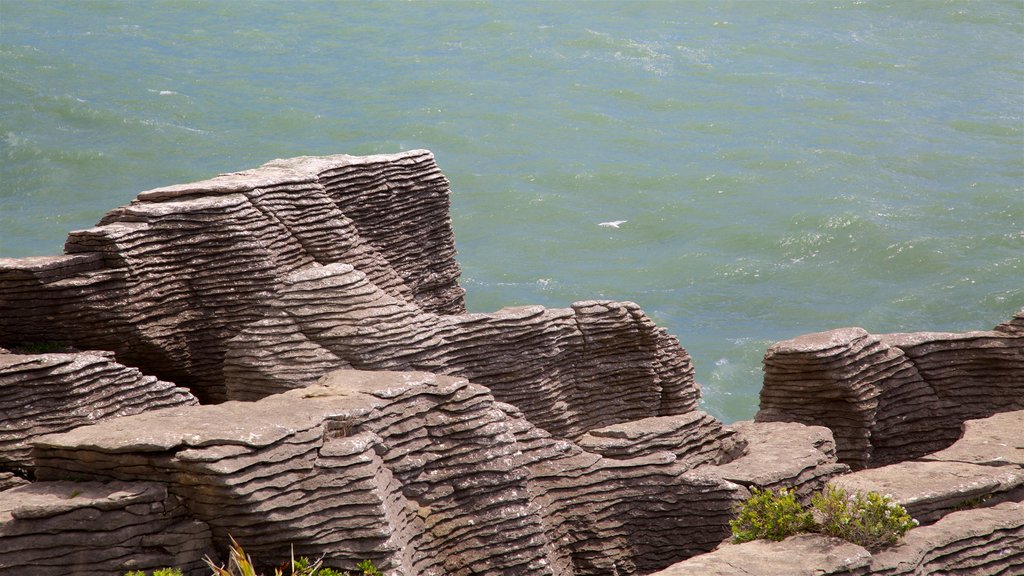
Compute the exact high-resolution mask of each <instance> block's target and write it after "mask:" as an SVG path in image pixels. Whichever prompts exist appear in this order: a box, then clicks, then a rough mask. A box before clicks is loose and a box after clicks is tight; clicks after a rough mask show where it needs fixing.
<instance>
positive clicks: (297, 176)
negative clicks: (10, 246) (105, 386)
mask: <svg viewBox="0 0 1024 576" xmlns="http://www.w3.org/2000/svg"><path fill="white" fill-rule="evenodd" d="M448 204H449V190H448V182H447V180H446V179H445V178H444V176H443V175H442V174H441V171H440V170H439V169H438V167H437V165H436V163H435V162H434V158H433V155H431V154H430V153H429V152H427V151H425V150H418V151H411V152H406V153H402V154H393V155H384V156H367V157H354V156H345V155H339V156H327V157H318V158H297V159H292V160H281V161H275V162H271V163H269V164H267V165H265V166H263V167H261V168H257V169H255V170H249V171H245V172H239V173H234V174H226V175H222V176H218V177H216V178H213V179H211V180H207V181H203V182H196V183H192V184H184V185H179V186H171V187H167V188H160V189H156V190H151V191H148V192H143V193H141V194H139V196H138V198H137V199H136V200H134V201H133V202H132V203H131V204H130V205H128V206H124V207H121V208H118V209H116V210H113V211H112V212H110V213H109V214H107V215H106V216H105V217H104V218H103V220H102V221H101V222H100V224H99V225H98V226H96V227H95V228H90V229H88V230H80V231H76V232H72V233H71V234H70V235H69V237H68V241H67V243H66V245H65V252H66V254H67V255H65V256H55V257H39V258H25V259H17V260H12V259H0V345H3V344H19V343H26V342H49V341H59V342H70V343H73V344H76V345H77V346H78V347H80V348H88V349H103V350H113V351H115V352H117V355H118V358H119V359H120V360H121V361H122V362H125V363H128V364H130V365H134V366H143V367H145V369H146V370H147V371H148V372H150V373H155V374H158V375H160V376H161V377H164V378H165V379H167V380H170V381H173V382H175V383H177V384H182V385H187V386H189V387H190V388H192V389H193V391H194V392H196V394H197V395H198V396H199V397H200V398H202V399H203V400H210V401H219V400H224V399H226V397H227V396H226V393H225V390H224V382H223V381H224V379H223V375H222V364H223V357H224V351H225V348H226V343H227V340H228V339H230V338H231V337H232V336H234V335H235V334H237V332H238V331H239V330H240V329H241V328H242V327H243V326H244V325H246V324H248V323H250V322H253V321H256V320H259V319H260V318H261V317H263V315H264V313H265V312H266V310H267V308H268V306H269V303H270V302H271V301H272V300H273V299H274V297H275V295H276V294H277V292H278V291H279V289H280V287H281V279H282V277H283V276H285V275H287V274H289V273H291V272H293V271H296V270H299V269H303V268H308V267H312V266H316V265H323V264H331V263H338V262H345V263H348V264H350V265H352V266H355V267H357V268H359V269H360V270H362V271H363V272H364V273H365V274H366V275H367V277H369V278H370V279H371V280H372V282H373V283H374V284H375V285H376V286H377V287H379V288H380V289H381V290H383V291H385V292H386V293H388V294H391V295H393V296H395V297H397V298H400V299H403V300H406V301H408V302H411V303H413V304H415V305H416V306H417V307H420V308H422V309H423V310H425V311H429V312H436V313H458V312H462V311H464V304H463V299H462V296H463V291H462V288H460V287H459V286H458V283H457V278H458V275H459V267H458V264H457V263H456V262H455V244H454V241H453V236H452V231H451V220H450V218H449V217H448Z"/></svg>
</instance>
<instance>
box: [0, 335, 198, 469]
mask: <svg viewBox="0 0 1024 576" xmlns="http://www.w3.org/2000/svg"><path fill="white" fill-rule="evenodd" d="M197 403H198V402H197V401H196V399H195V397H194V396H192V394H190V393H189V391H188V390H186V389H185V388H181V387H178V386H175V385H174V384H171V383H169V382H163V381H161V380H157V379H156V378H154V377H153V376H144V375H143V374H142V373H141V372H139V371H138V370H136V369H134V368H128V367H126V366H122V365H121V364H118V363H117V362H115V361H114V360H112V359H111V358H109V357H107V356H105V355H102V354H97V353H75V354H12V353H0V469H4V468H6V469H21V470H27V469H30V468H31V467H32V460H31V458H30V457H29V452H30V450H31V448H32V445H31V443H32V441H33V440H34V439H36V438H38V437H39V436H43V435H46V434H51V433H53V432H62V431H65V430H71V429H72V428H76V427H78V426H83V425H86V424H92V423H94V422H97V421H99V420H102V419H104V418H112V417H116V416H127V415H131V414H138V413H140V412H145V411H147V410H156V409H158V408H167V407H174V406H188V405H195V404H197Z"/></svg>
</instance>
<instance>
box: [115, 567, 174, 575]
mask: <svg viewBox="0 0 1024 576" xmlns="http://www.w3.org/2000/svg"><path fill="white" fill-rule="evenodd" d="M152 575H153V576H182V574H181V570H178V569H177V568H160V569H159V570H153V572H152ZM124 576H146V573H145V572H143V571H142V570H133V571H131V572H125V573H124Z"/></svg>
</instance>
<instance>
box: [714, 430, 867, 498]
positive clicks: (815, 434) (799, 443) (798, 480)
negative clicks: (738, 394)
mask: <svg viewBox="0 0 1024 576" xmlns="http://www.w3.org/2000/svg"><path fill="white" fill-rule="evenodd" d="M730 428H731V429H732V430H733V431H735V432H736V433H737V435H738V437H739V438H741V439H742V440H743V442H744V444H745V446H744V450H743V452H742V453H741V454H740V455H738V457H736V458H735V459H732V460H730V461H727V462H722V463H720V465H719V466H716V467H714V468H713V469H712V470H713V473H715V474H718V475H719V476H721V477H722V478H724V479H726V480H729V481H730V482H735V483H737V484H741V485H743V486H746V487H747V488H759V489H761V490H777V489H779V488H788V489H792V490H793V491H794V492H795V493H796V495H797V497H798V498H799V499H800V500H801V501H803V502H804V503H805V504H806V503H809V501H810V498H811V495H812V494H813V493H815V492H816V491H819V490H821V489H822V488H823V487H824V486H825V484H826V482H828V480H829V479H831V478H833V477H835V476H838V475H840V474H845V473H847V472H849V471H850V467H849V466H847V465H846V464H840V463H839V462H837V461H836V446H835V442H834V441H833V439H832V433H831V431H830V430H829V429H828V428H825V427H824V426H804V425H803V424H797V423H795V422H749V421H747V422H736V423H734V424H733V425H732V426H730Z"/></svg>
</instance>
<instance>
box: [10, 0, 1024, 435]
mask: <svg viewBox="0 0 1024 576" xmlns="http://www.w3.org/2000/svg"><path fill="white" fill-rule="evenodd" d="M1022 56H1024V3H1022V2H1020V1H1019V0H1011V1H1007V2H996V1H987V2H967V1H956V2H946V1H929V2H914V1H893V2H874V1H864V2H857V1H840V0H832V1H828V2H825V1H816V2H814V1H807V2H775V1H773V2H768V1H764V2H755V1H745V2H617V3H606V2H559V3H555V2H543V3H526V2H496V3H478V2H458V3H433V2H415V3H397V2H378V3H354V2H353V3H349V2H345V3H335V2H315V3H300V2H237V1H234V2H233V1H228V2H178V1H174V2H67V3H54V2H28V1H20V0H0V157H2V165H0V256H15V257H16V256H27V255H38V254H55V253H59V252H60V250H61V247H62V244H63V240H64V238H65V236H66V233H67V231H68V230H71V229H78V228H85V227H89V226H91V225H93V224H94V223H95V222H96V221H97V220H98V219H99V218H100V217H101V215H102V214H103V213H104V212H105V211H107V210H109V209H111V208H113V207H115V206H118V205H120V204H124V203H126V202H128V201H129V200H130V199H131V198H133V197H134V195H135V194H136V193H138V192H139V191H141V190H145V189H148V188H153V187H157V186H161V185H167V184H172V183H179V182H186V181H190V180H196V179H201V178H205V177H208V176H211V175H213V174H216V173H219V172H228V171H233V170H239V169H245V168H250V167H254V166H257V165H259V164H262V163H263V162H266V161H268V160H270V159H273V158H279V157H288V156H296V155H312V154H329V153H339V152H344V153H351V154H367V153H377V152H396V151H400V150H407V149H413V148H427V149H430V150H432V151H434V153H435V154H436V156H437V159H438V162H439V164H440V166H441V168H442V169H443V170H444V171H445V173H446V174H447V176H448V177H449V179H450V180H451V182H452V190H453V206H452V217H453V219H454V225H455V229H456V240H457V245H458V248H459V259H460V262H461V264H462V267H463V279H462V283H463V285H464V286H465V287H466V289H467V291H468V295H467V299H468V304H469V306H470V308H471V309H473V310H477V311H486V310H494V309H496V308H499V307H502V306H505V305H514V304H525V303H540V304H544V305H547V306H565V305H567V304H569V303H570V302H572V301H575V300H582V299H590V298H611V299H617V300H633V301H635V302H637V303H639V304H640V305H641V306H642V307H643V308H644V310H645V311H646V312H647V313H648V314H650V315H651V316H652V317H653V318H654V319H655V320H656V321H657V322H658V323H659V324H661V325H664V326H667V327H668V328H669V330H670V331H671V332H672V333H673V334H675V335H677V336H678V337H679V339H680V341H681V342H682V344H683V345H684V346H685V347H686V348H687V349H688V350H689V351H690V353H691V354H692V356H693V357H694V361H695V364H696V368H697V378H698V380H699V381H700V382H702V383H703V384H704V394H705V396H704V398H705V400H704V408H705V409H706V410H708V411H709V412H711V413H712V414H714V415H716V416H719V417H721V418H723V419H725V420H727V421H732V420H736V419H742V418H749V417H751V416H752V415H753V413H754V412H755V410H756V407H757V393H758V391H759V389H760V383H761V369H760V361H761V358H762V355H763V353H764V350H765V348H766V347H767V346H768V345H769V344H770V343H771V342H773V341H776V340H780V339H785V338H789V337H792V336H795V335H797V334H801V333H806V332H812V331H818V330H824V329H829V328H834V327H840V326H863V327H864V328H866V329H868V330H870V331H873V332H890V331H908V330H968V329H986V328H990V327H992V326H993V325H995V324H997V323H999V322H1002V321H1004V320H1006V319H1007V318H1009V317H1010V316H1011V315H1012V314H1013V312H1014V311H1015V310H1017V309H1020V308H1021V307H1024V282H1022V280H1024V120H1022V118H1024V58H1022ZM614 220H626V223H624V224H622V225H621V227H620V228H618V229H616V228H610V227H602V226H599V223H601V222H607V221H614Z"/></svg>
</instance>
